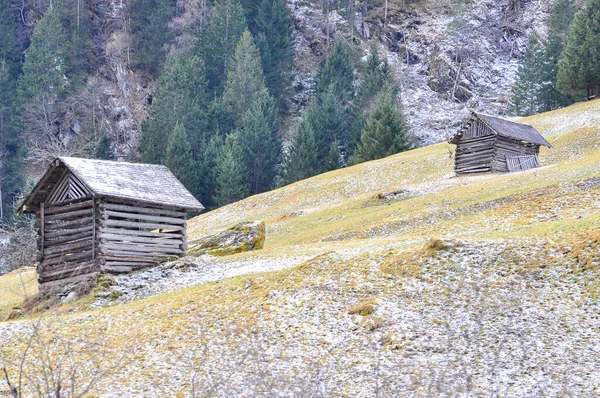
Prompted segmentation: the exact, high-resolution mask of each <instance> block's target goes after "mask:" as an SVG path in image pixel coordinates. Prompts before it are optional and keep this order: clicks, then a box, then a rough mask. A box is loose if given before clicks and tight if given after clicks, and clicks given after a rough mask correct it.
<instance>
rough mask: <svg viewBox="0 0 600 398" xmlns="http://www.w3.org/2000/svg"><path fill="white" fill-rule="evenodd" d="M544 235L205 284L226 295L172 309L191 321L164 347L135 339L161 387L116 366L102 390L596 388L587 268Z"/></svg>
mask: <svg viewBox="0 0 600 398" xmlns="http://www.w3.org/2000/svg"><path fill="white" fill-rule="evenodd" d="M547 246H548V242H541V241H540V242H533V244H521V242H512V243H511V242H508V243H507V242H503V241H497V242H482V243H472V242H443V244H442V245H441V247H440V248H439V249H435V250H433V251H432V252H430V253H425V254H423V255H415V256H412V257H411V256H410V255H408V257H406V253H405V254H402V253H400V252H393V253H392V252H389V253H380V254H376V255H372V256H365V255H363V256H360V257H359V258H354V259H352V260H345V259H343V258H341V257H340V256H337V255H335V254H331V255H324V256H321V257H319V258H317V259H313V260H311V261H310V262H309V263H306V264H304V265H302V266H301V267H300V268H299V269H298V270H296V271H291V272H290V273H289V274H286V277H282V279H279V280H278V281H274V280H272V279H270V277H269V276H267V275H263V276H250V277H248V278H247V280H245V281H244V283H242V284H241V285H239V286H236V287H229V288H228V287H227V286H222V287H220V288H219V289H218V290H217V291H216V294H217V296H218V297H220V298H224V297H227V296H228V294H230V293H233V292H235V294H234V297H235V298H234V299H233V301H224V302H220V301H219V299H215V297H214V296H213V297H206V298H201V299H199V300H198V302H197V303H195V306H194V308H196V309H194V310H192V307H191V306H192V305H191V304H190V305H187V306H184V307H182V308H178V309H177V312H182V313H184V314H187V317H188V318H189V317H190V316H191V315H190V312H191V313H193V314H194V315H193V316H194V317H197V321H195V322H193V324H195V325H196V327H195V328H194V327H188V328H187V329H186V330H185V331H184V332H183V333H182V334H180V335H178V336H177V344H174V345H173V346H172V349H171V350H170V351H169V354H168V355H165V350H164V347H162V348H160V347H157V346H155V345H154V344H146V345H144V346H139V347H138V348H136V355H139V356H143V357H144V358H145V361H144V368H145V369H146V370H148V369H152V374H153V378H155V379H160V380H161V383H160V386H157V385H149V384H148V380H146V379H144V378H143V377H140V376H139V375H138V374H137V369H124V370H123V371H122V372H123V373H122V374H120V377H121V378H124V379H127V380H129V384H128V391H129V393H126V394H125V395H123V387H122V386H120V385H118V384H112V383H107V384H106V387H105V388H106V391H105V392H106V393H108V394H109V395H110V394H113V393H114V394H117V393H119V395H122V396H135V395H136V394H138V393H140V392H142V391H143V392H144V394H145V395H146V396H163V395H164V394H168V393H169V392H171V393H173V392H177V391H189V390H188V388H190V386H191V384H192V382H193V383H195V385H196V386H197V387H198V386H200V388H205V389H209V390H211V391H212V394H214V395H215V396H221V397H233V396H239V397H244V396H282V397H292V396H353V397H375V396H380V397H414V396H446V395H451V396H470V395H472V396H493V397H500V396H502V397H529V396H548V397H564V396H582V397H583V396H586V397H591V396H597V395H598V392H599V391H600V365H599V364H600V326H599V325H600V323H599V321H600V306H599V305H598V303H597V300H596V299H595V298H594V295H593V294H591V291H590V290H589V289H590V288H591V286H592V285H593V283H592V281H593V280H594V279H595V278H596V276H595V274H594V273H587V272H583V273H577V272H574V271H573V268H572V265H573V262H572V261H573V260H572V259H569V258H567V257H565V256H564V250H565V248H564V247H560V246H558V247H556V248H549V247H547ZM543 247H546V250H545V251H544V253H543V260H542V261H541V262H539V263H538V262H536V261H533V262H532V261H530V259H535V258H536V256H538V259H539V258H542V257H541V256H542V250H541V248H543ZM592 254H593V253H592ZM595 255H596V256H597V257H598V256H599V255H600V253H595ZM286 280H287V282H286ZM225 311H226V313H227V315H226V316H225ZM132 316H133V317H135V318H139V315H134V314H132ZM172 316H173V319H172V321H173V322H177V319H179V318H178V317H177V315H172ZM162 381H164V383H163V382H162ZM200 391H204V390H200ZM128 394H129V395H128Z"/></svg>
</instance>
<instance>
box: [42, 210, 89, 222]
mask: <svg viewBox="0 0 600 398" xmlns="http://www.w3.org/2000/svg"><path fill="white" fill-rule="evenodd" d="M92 213H93V209H92V208H91V207H90V208H89V209H83V210H75V211H72V212H69V213H59V214H54V215H51V216H48V217H46V220H47V221H61V220H64V221H67V220H70V219H73V218H81V216H84V217H87V216H90V215H92Z"/></svg>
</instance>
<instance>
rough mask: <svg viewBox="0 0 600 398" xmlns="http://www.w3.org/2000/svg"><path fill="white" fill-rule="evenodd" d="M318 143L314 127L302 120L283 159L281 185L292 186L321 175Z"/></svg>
mask: <svg viewBox="0 0 600 398" xmlns="http://www.w3.org/2000/svg"><path fill="white" fill-rule="evenodd" d="M317 161H318V159H317V143H316V141H315V132H314V130H313V128H312V125H311V124H310V123H308V122H307V121H306V120H302V121H301V122H300V123H298V126H297V127H296V132H295V133H294V135H293V136H292V140H291V142H290V146H289V148H288V151H287V153H286V154H285V156H284V157H283V168H282V173H281V176H280V185H286V184H291V183H294V182H296V181H300V180H303V179H305V178H309V177H312V176H314V175H316V174H318V173H319V170H318V169H317Z"/></svg>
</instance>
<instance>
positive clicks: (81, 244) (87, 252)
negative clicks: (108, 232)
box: [37, 199, 99, 285]
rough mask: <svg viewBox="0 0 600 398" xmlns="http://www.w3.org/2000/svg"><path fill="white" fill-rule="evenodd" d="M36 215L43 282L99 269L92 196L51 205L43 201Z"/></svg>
mask: <svg viewBox="0 0 600 398" xmlns="http://www.w3.org/2000/svg"><path fill="white" fill-rule="evenodd" d="M37 215H38V221H37V226H38V251H39V253H38V260H39V265H38V269H37V271H38V275H39V283H40V285H43V284H44V283H47V282H51V281H56V280H61V279H68V278H73V277H77V276H80V275H84V274H89V273H94V272H97V271H98V270H99V268H98V265H97V263H96V261H94V257H95V256H94V250H95V244H94V240H95V231H94V225H95V220H94V218H95V207H94V203H93V201H92V200H91V199H84V200H81V201H78V202H76V203H69V204H63V205H54V206H49V207H45V206H44V204H43V203H42V205H41V206H40V210H39V212H38V214H37Z"/></svg>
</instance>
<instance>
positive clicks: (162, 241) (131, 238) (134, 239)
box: [99, 232, 183, 246]
mask: <svg viewBox="0 0 600 398" xmlns="http://www.w3.org/2000/svg"><path fill="white" fill-rule="evenodd" d="M99 236H100V239H105V240H109V241H119V242H131V243H155V244H157V245H161V246H178V245H181V244H182V243H183V239H182V238H178V239H169V238H145V237H141V236H135V235H122V234H109V233H104V232H101V233H100V234H99Z"/></svg>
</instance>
